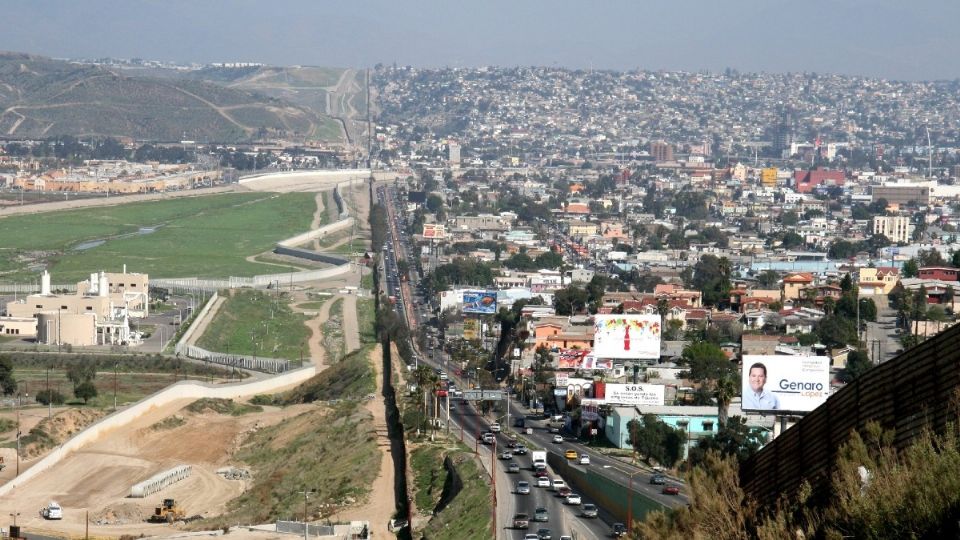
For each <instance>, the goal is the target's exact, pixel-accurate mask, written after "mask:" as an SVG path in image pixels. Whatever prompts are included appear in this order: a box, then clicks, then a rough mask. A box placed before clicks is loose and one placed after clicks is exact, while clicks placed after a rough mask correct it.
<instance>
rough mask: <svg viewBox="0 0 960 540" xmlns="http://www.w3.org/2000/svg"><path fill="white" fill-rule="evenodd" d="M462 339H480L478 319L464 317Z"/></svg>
mask: <svg viewBox="0 0 960 540" xmlns="http://www.w3.org/2000/svg"><path fill="white" fill-rule="evenodd" d="M463 339H480V321H479V320H478V319H465V320H464V321H463Z"/></svg>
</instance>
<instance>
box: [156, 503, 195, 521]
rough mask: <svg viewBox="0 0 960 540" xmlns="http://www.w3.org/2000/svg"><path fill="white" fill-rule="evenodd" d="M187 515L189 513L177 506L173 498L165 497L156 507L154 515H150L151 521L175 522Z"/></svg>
mask: <svg viewBox="0 0 960 540" xmlns="http://www.w3.org/2000/svg"><path fill="white" fill-rule="evenodd" d="M186 516H187V513H186V512H185V511H184V510H183V508H180V507H179V506H177V502H176V501H175V500H173V499H164V500H163V503H161V504H160V506H158V507H156V508H154V510H153V515H152V516H150V522H151V523H163V522H166V523H173V522H174V521H179V520H181V519H183V518H185V517H186Z"/></svg>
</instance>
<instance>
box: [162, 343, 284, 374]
mask: <svg viewBox="0 0 960 540" xmlns="http://www.w3.org/2000/svg"><path fill="white" fill-rule="evenodd" d="M176 353H177V354H181V355H183V356H187V357H189V358H193V359H194V360H202V361H204V362H211V363H213V364H220V365H222V366H231V367H235V368H243V369H249V370H253V371H262V372H264V373H285V372H287V371H290V361H289V360H280V359H277V358H266V357H262V356H248V355H245V354H232V353H220V352H215V351H208V350H206V349H204V348H203V347H197V346H196V345H184V346H181V345H180V344H179V343H178V344H177V347H176Z"/></svg>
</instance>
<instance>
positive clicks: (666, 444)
mask: <svg viewBox="0 0 960 540" xmlns="http://www.w3.org/2000/svg"><path fill="white" fill-rule="evenodd" d="M627 429H628V430H629V433H630V444H631V445H632V446H633V448H634V450H636V451H637V453H638V454H640V455H641V456H643V457H644V459H645V460H646V461H647V462H648V463H650V462H656V463H658V464H661V465H666V466H667V467H673V466H674V464H676V463H677V462H678V461H680V458H682V457H683V448H684V445H686V444H687V434H686V432H684V431H683V430H680V429H675V428H673V427H672V426H670V425H667V424H666V423H664V422H663V421H661V420H660V419H659V418H657V415H655V414H645V415H643V417H642V418H641V419H639V420H638V419H634V420H631V421H630V422H628V423H627Z"/></svg>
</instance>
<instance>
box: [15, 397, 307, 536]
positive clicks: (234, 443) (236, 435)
mask: <svg viewBox="0 0 960 540" xmlns="http://www.w3.org/2000/svg"><path fill="white" fill-rule="evenodd" d="M192 401H193V400H189V399H187V400H180V401H177V402H174V403H171V404H169V405H167V406H164V407H159V408H156V409H154V410H152V411H151V412H150V413H148V414H146V415H144V416H142V417H140V418H139V419H137V420H136V421H134V422H133V423H132V424H130V425H128V426H126V427H124V428H122V429H119V430H116V431H114V432H111V433H110V434H108V435H107V436H105V437H104V438H102V439H100V440H99V441H97V442H95V443H93V444H90V445H88V446H86V447H85V448H83V449H82V450H81V451H79V452H76V453H74V454H71V455H70V456H68V457H67V458H66V459H64V460H63V461H62V462H60V463H59V464H57V465H56V466H54V467H53V468H52V469H51V470H50V471H48V472H46V473H44V474H42V475H40V476H38V477H37V478H35V479H34V480H31V481H28V482H26V483H25V484H24V485H23V486H19V487H17V488H16V489H15V490H14V491H12V492H11V493H10V495H7V496H4V497H2V498H0V515H8V514H10V513H13V512H20V520H19V523H20V524H22V525H23V526H24V527H25V529H26V530H51V531H52V530H56V531H60V532H65V533H74V534H79V533H82V532H83V529H84V525H85V524H84V514H85V512H86V511H89V512H90V516H91V523H90V530H91V533H94V534H97V535H111V536H118V535H121V534H139V533H141V532H144V533H147V534H166V533H169V532H172V531H171V530H170V526H168V525H153V524H147V523H145V522H143V521H142V518H146V517H147V516H149V515H150V514H151V513H152V511H153V507H154V506H155V505H156V504H157V503H158V502H159V501H160V499H161V498H164V497H173V498H175V499H176V500H177V502H178V504H180V505H181V506H183V507H184V508H185V509H186V512H187V515H188V516H194V515H201V516H211V515H217V514H219V513H221V512H222V511H223V509H224V507H225V505H226V503H227V502H228V501H229V500H230V499H232V498H233V497H236V496H237V495H239V494H240V493H242V491H243V490H244V488H245V481H244V480H227V479H225V478H223V477H221V476H218V475H217V474H216V471H217V469H219V468H221V467H224V466H233V465H237V464H236V463H233V462H232V458H231V456H232V455H233V453H234V451H235V450H236V449H237V447H238V446H239V445H240V443H241V442H242V441H243V439H244V437H245V436H246V434H247V433H249V432H250V431H251V430H256V429H259V428H260V427H263V426H267V425H271V424H274V423H277V422H280V421H281V420H283V419H285V418H289V417H292V416H295V415H296V414H298V413H300V412H303V410H305V407H309V406H294V407H286V408H284V409H279V408H267V410H265V411H264V412H262V413H257V414H249V415H244V416H230V415H223V414H216V413H205V414H194V413H189V412H185V411H182V410H181V409H182V408H183V407H185V406H186V405H188V404H190V403H191V402H192ZM174 414H176V415H178V416H180V417H182V418H183V419H184V423H183V425H180V426H177V427H173V428H172V429H158V428H156V427H154V425H155V424H157V423H158V422H160V421H162V420H164V419H165V418H168V417H170V416H171V415H174ZM177 465H192V466H193V472H192V474H191V476H190V477H189V478H187V479H186V480H183V481H181V482H179V483H177V484H174V485H173V486H171V487H169V488H166V489H164V490H163V491H162V492H161V493H157V494H154V495H151V496H148V497H146V498H143V499H133V498H128V497H127V495H128V494H129V490H130V487H131V486H132V485H133V484H135V483H137V482H140V481H142V480H145V479H147V478H149V477H150V476H152V475H154V474H156V473H158V472H160V471H163V470H166V469H169V468H172V467H174V466H177ZM50 500H56V501H57V502H59V503H60V504H61V505H62V506H63V507H64V519H63V521H62V522H58V523H56V524H54V523H53V522H45V521H44V520H42V519H41V518H40V517H39V515H38V512H39V509H40V508H41V507H43V505H45V504H46V503H47V502H48V501H50Z"/></svg>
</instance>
